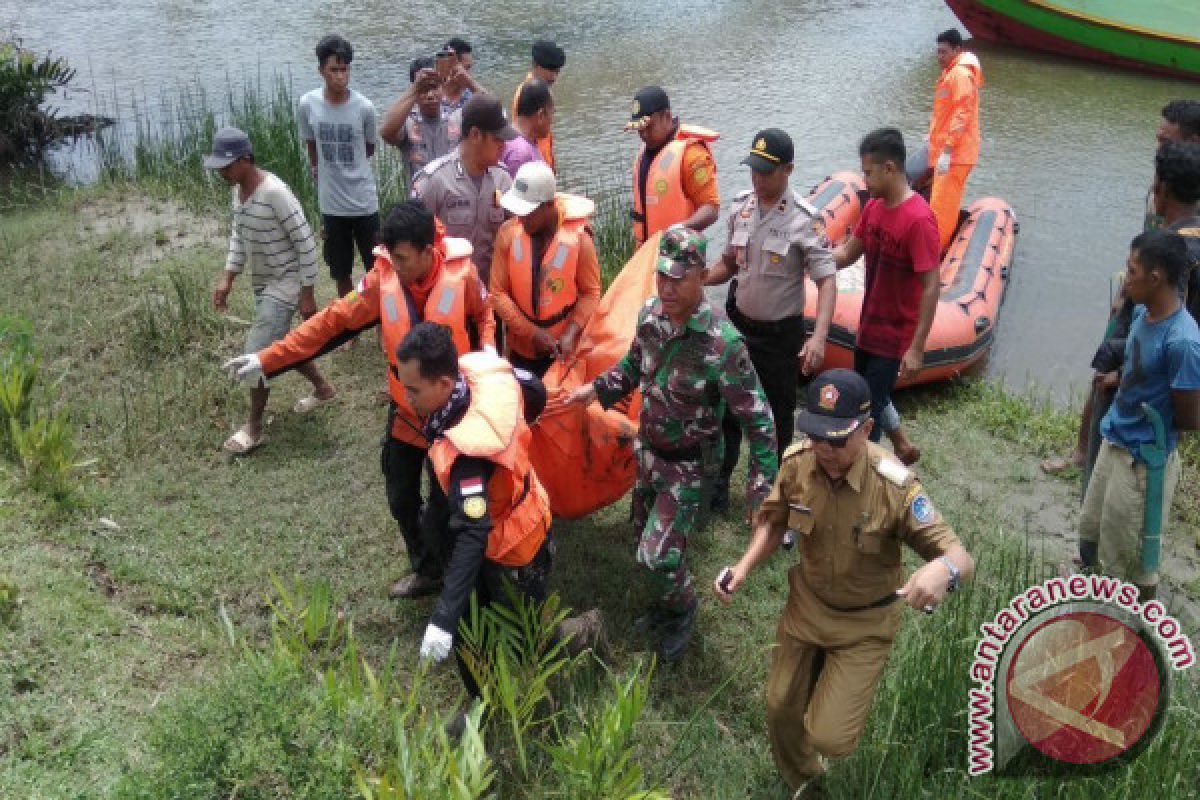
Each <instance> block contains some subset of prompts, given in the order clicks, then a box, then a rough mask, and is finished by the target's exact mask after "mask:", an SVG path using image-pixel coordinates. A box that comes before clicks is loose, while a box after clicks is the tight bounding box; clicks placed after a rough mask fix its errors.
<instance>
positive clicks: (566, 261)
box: [508, 193, 596, 339]
mask: <svg viewBox="0 0 1200 800" xmlns="http://www.w3.org/2000/svg"><path fill="white" fill-rule="evenodd" d="M555 201H556V203H557V205H558V211H559V221H558V231H557V232H556V233H555V234H554V238H553V239H551V240H550V243H549V244H548V245H547V246H546V251H545V253H543V254H542V263H541V265H540V269H538V270H537V272H538V273H539V274H538V298H537V306H536V307H535V306H534V302H533V274H534V272H535V270H534V265H533V242H532V240H531V239H530V237H529V234H527V233H525V229H524V228H521V227H520V226H519V224H518V229H517V231H516V235H514V236H513V238H512V247H511V248H510V250H509V253H508V276H509V281H510V282H511V283H512V299H513V302H514V303H516V305H517V308H519V309H520V310H521V313H522V314H524V315H525V316H526V318H528V319H529V321H530V322H532V323H533V324H535V325H537V326H538V327H539V328H544V329H545V330H546V331H548V332H549V333H550V334H551V335H552V336H553V337H554V338H555V339H558V338H559V337H560V336H562V332H563V329H565V328H566V327H567V321H568V320H569V319H570V317H571V312H572V311H573V310H574V309H575V302H576V300H578V299H579V292H578V286H577V285H576V282H575V266H576V264H577V263H578V262H579V248H580V245H581V241H582V240H581V238H580V237H583V236H588V235H590V234H589V233H588V231H587V230H586V228H587V223H588V218H589V217H590V216H591V215H592V212H593V211H595V209H596V204H595V203H593V202H592V201H591V200H589V199H587V198H586V197H580V196H579V195H573V194H561V193H560V194H559V195H558V196H557V197H556V198H555Z"/></svg>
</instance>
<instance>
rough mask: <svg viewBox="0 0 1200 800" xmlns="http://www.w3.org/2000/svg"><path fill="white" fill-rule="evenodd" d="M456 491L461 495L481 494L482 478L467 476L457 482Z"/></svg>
mask: <svg viewBox="0 0 1200 800" xmlns="http://www.w3.org/2000/svg"><path fill="white" fill-rule="evenodd" d="M458 491H459V493H460V494H461V495H462V496H463V497H466V496H467V495H469V494H483V478H467V479H466V480H464V481H462V482H460V483H459V484H458Z"/></svg>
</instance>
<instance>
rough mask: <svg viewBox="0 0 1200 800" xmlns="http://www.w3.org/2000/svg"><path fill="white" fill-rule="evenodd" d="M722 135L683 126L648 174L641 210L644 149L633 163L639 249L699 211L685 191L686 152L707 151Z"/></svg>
mask: <svg viewBox="0 0 1200 800" xmlns="http://www.w3.org/2000/svg"><path fill="white" fill-rule="evenodd" d="M718 138H720V134H718V133H717V132H716V131H712V130H709V129H708V128H700V127H697V126H694V125H680V126H679V129H678V130H677V131H676V132H675V138H674V139H673V140H672V141H670V142H668V143H667V144H666V145H665V146H664V147H663V148H662V149H661V150H659V151H658V155H656V156H655V157H654V161H653V162H651V164H650V169H649V170H647V171H646V191H645V196H646V207H645V208H643V207H642V194H643V192H642V187H641V185H640V184H639V180H638V179H639V175H640V170H639V169H638V166H639V165H640V164H641V162H642V155H643V154H645V152H646V145H644V144H643V145H642V147H641V149H640V150H638V154H637V155H636V156H635V157H634V159H633V238H634V239H635V240H636V241H637V243H638V244H639V245H640V244H641V243H642V242H644V241H646V239H647V237H649V236H653V235H654V234H656V233H658V232H659V231H662V230H666V229H667V228H669V227H671V226H672V225H674V224H675V223H677V222H683V221H684V220H685V219H687V218H688V217H690V216H691V215H692V214H694V213H695V211H696V204H695V203H693V202H692V201H691V199H690V198H689V197H688V196H687V195H686V194H685V193H684V191H683V151H684V150H686V149H687V146H688V144H689V143H691V142H699V143H700V144H701V145H703V146H704V147H705V148H706V149H707V148H708V143H709V142H715V141H716V140H717V139H718Z"/></svg>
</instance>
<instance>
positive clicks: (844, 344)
mask: <svg viewBox="0 0 1200 800" xmlns="http://www.w3.org/2000/svg"><path fill="white" fill-rule="evenodd" d="M865 196H866V187H865V186H864V184H863V180H862V176H860V175H858V174H857V173H854V172H837V173H834V174H833V175H832V176H831V177H829V178H826V179H825V180H824V181H823V182H821V183H820V184H819V185H818V186H817V187H816V188H815V189H813V191H812V193H811V194H810V195H809V197H808V201H809V202H810V203H812V204H813V206H815V207H816V208H817V210H818V211H820V212H821V219H822V222H823V223H824V225H825V231H826V234H827V235H828V236H829V239H830V241H831V242H833V243H834V244H836V243H838V242H839V241H841V240H842V239H843V238H845V236H846V235H847V234H848V233H849V232H850V231H851V230H853V228H854V224H855V222H857V220H858V217H859V214H860V213H861V211H862V203H863V198H864V197H865ZM1016 241H1017V220H1016V217H1015V216H1014V215H1013V212H1012V208H1010V207H1009V205H1008V203H1006V202H1004V201H1003V200H1000V199H999V198H995V197H985V198H983V199H982V200H977V201H976V202H974V203H972V204H971V205H970V206H968V207H967V209H966V210H965V211H964V212H963V214H962V216H961V222H960V224H959V228H958V231H957V232H956V233H955V235H954V239H953V240H952V241H951V243H950V247H949V248H948V249H947V250H946V253H945V255H944V256H943V257H942V265H941V283H942V290H941V298H940V299H939V301H938V307H937V312H936V314H935V316H934V318H933V328H932V329H931V330H930V332H929V338H928V339H927V341H926V347H925V366H924V368H923V369H922V370H921V371H920V372H919V373H917V375H916V377H915V378H913V379H912V380H908V381H902V382H900V383H898V384H897V386H898V387H903V386H914V385H917V384H923V383H934V382H937V381H944V380H948V379H950V378H952V377H954V376H956V375H959V374H960V373H962V372H963V371H964V370H966V369H968V368H970V367H971V366H972V365H974V364H976V363H978V362H979V361H980V360H981V359H982V358H983V357H984V356H985V355H986V354H987V352H988V351H989V350H990V349H991V346H992V341H993V339H994V337H995V332H996V317H997V315H998V314H999V312H1000V304H1001V303H1002V302H1003V300H1004V293H1005V290H1006V289H1007V288H1008V280H1009V274H1010V270H1011V268H1012V258H1013V248H1014V246H1015V245H1016ZM863 279H864V268H863V264H862V262H861V261H860V262H859V263H858V264H854V265H852V266H850V267H847V268H846V269H843V270H839V271H838V276H837V307H836V308H835V309H834V314H833V323H832V325H831V326H830V328H829V339H828V341H827V343H826V346H825V363H824V365H823V367H822V369H831V368H833V367H847V368H852V367H853V365H854V337H855V333H856V332H857V330H858V321H859V316H860V314H861V312H862V298H863ZM816 309H817V290H816V287H815V286H814V285H813V284H812V282H811V281H809V282H808V284H807V287H806V291H805V305H804V322H805V327H806V328H807V329H808V330H809V331H810V332H811V331H812V326H813V321H814V319H815V317H816Z"/></svg>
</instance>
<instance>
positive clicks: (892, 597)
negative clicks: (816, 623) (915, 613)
mask: <svg viewBox="0 0 1200 800" xmlns="http://www.w3.org/2000/svg"><path fill="white" fill-rule="evenodd" d="M899 599H900V595H898V594H896V593H895V592H889V593H888V594H886V595H884V596H883V597H881V598H879V599H878V600H876V601H875V602H874V603H867V604H866V605H865V606H855V607H854V608H838V607H837V606H832V605H829V603H825V605H827V606H829V607H830V608H832V609H833V610H834V611H843V612H847V611H869V610H871V609H872V608H883V607H884V606H890V605H891V604H892V603H894V602H896V601H897V600H899ZM821 602H824V601H821Z"/></svg>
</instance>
